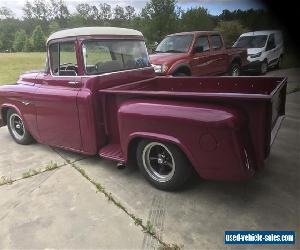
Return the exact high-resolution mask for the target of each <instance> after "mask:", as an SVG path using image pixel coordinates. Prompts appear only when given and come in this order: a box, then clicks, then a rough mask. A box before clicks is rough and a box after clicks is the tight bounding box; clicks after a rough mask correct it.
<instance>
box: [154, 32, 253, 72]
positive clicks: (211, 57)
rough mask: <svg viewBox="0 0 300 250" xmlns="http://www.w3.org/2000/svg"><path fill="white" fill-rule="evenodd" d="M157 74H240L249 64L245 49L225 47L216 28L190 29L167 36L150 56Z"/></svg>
mask: <svg viewBox="0 0 300 250" xmlns="http://www.w3.org/2000/svg"><path fill="white" fill-rule="evenodd" d="M150 62H151V64H152V65H153V67H154V70H155V72H156V73H157V74H158V75H172V76H208V75H223V74H227V75H231V76H238V75H240V72H241V70H242V69H243V68H244V67H245V66H246V65H247V64H248V62H247V50H246V49H242V48H226V47H225V44H224V41H223V37H222V36H221V34H220V33H218V32H216V31H193V32H183V33H176V34H171V35H168V36H166V37H165V38H164V39H163V40H162V41H161V43H160V44H159V45H158V46H157V48H156V50H155V53H154V54H152V55H150Z"/></svg>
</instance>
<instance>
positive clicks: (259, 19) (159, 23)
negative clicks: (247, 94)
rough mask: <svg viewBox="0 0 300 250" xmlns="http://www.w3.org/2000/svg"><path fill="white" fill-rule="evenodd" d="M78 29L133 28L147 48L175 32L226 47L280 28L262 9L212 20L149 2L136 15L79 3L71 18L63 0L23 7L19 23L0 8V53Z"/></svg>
mask: <svg viewBox="0 0 300 250" xmlns="http://www.w3.org/2000/svg"><path fill="white" fill-rule="evenodd" d="M83 26H115V27H124V28H133V29H137V30H140V31H141V32H142V33H143V34H144V36H145V39H146V43H147V45H148V47H150V48H152V47H154V46H155V43H157V42H160V41H161V40H162V39H163V37H164V36H165V35H167V34H170V33H175V32H182V31H193V30H218V31H220V32H222V33H223V36H224V37H225V41H226V44H227V45H228V46H230V45H232V43H233V42H234V40H235V39H236V38H237V37H238V36H239V35H240V34H241V33H243V32H245V31H249V30H261V29H274V28H280V25H279V24H278V23H277V22H276V21H275V20H274V18H272V17H271V15H270V14H269V13H268V11H267V10H254V9H250V10H245V11H242V10H235V11H229V10H224V11H223V12H222V13H221V14H220V15H218V16H214V15H211V14H210V13H209V11H208V10H207V9H205V8H203V7H195V8H190V9H188V10H183V9H181V8H180V7H179V6H178V5H177V1H176V0H149V1H148V2H147V3H146V5H145V7H144V8H143V9H142V10H141V11H140V12H139V13H137V11H136V9H135V8H134V7H133V6H125V7H121V6H119V5H116V6H115V7H114V8H113V7H112V6H111V5H109V4H107V3H99V4H98V5H97V4H88V3H79V4H78V5H77V6H76V10H75V11H74V12H73V13H72V12H71V11H70V10H69V7H68V6H67V4H66V2H64V0H34V1H33V2H30V1H26V2H25V4H24V7H23V17H22V18H16V17H15V15H14V13H13V12H12V11H11V10H10V9H8V8H7V7H0V51H14V52H19V51H26V52H30V51H44V50H45V41H46V37H48V36H49V35H50V34H51V33H53V32H55V31H58V30H61V29H66V28H74V27H83Z"/></svg>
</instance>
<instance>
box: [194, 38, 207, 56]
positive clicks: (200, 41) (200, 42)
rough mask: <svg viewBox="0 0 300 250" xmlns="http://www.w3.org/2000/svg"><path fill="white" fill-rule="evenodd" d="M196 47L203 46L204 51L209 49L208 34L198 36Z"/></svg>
mask: <svg viewBox="0 0 300 250" xmlns="http://www.w3.org/2000/svg"><path fill="white" fill-rule="evenodd" d="M195 48H202V52H205V51H208V50H209V43H208V37H207V36H200V37H198V38H197V41H196V43H195Z"/></svg>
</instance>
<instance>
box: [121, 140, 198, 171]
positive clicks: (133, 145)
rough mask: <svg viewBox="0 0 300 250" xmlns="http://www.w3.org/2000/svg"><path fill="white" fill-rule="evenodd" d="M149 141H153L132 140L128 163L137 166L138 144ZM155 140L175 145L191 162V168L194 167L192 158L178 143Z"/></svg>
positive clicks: (128, 152)
mask: <svg viewBox="0 0 300 250" xmlns="http://www.w3.org/2000/svg"><path fill="white" fill-rule="evenodd" d="M147 139H148V140H151V139H150V138H146V137H137V138H134V139H132V140H131V141H130V142H129V145H128V151H127V163H128V164H129V165H136V162H137V161H136V150H137V147H138V144H139V143H140V141H142V140H147ZM153 140H156V141H160V142H162V143H163V142H167V143H169V144H173V145H174V146H176V147H177V148H178V149H179V150H180V151H181V152H182V153H183V154H184V155H185V157H186V159H187V160H188V161H189V163H190V164H191V166H193V164H192V162H191V160H190V158H189V157H188V155H187V153H186V152H185V151H184V150H183V149H182V148H181V147H179V145H177V144H176V143H174V142H172V141H165V140H160V139H153Z"/></svg>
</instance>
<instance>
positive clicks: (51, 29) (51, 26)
mask: <svg viewBox="0 0 300 250" xmlns="http://www.w3.org/2000/svg"><path fill="white" fill-rule="evenodd" d="M60 29H61V28H60V26H59V23H58V22H56V21H54V22H52V23H50V24H49V34H52V33H54V32H56V31H59V30H60Z"/></svg>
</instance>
